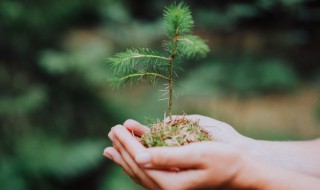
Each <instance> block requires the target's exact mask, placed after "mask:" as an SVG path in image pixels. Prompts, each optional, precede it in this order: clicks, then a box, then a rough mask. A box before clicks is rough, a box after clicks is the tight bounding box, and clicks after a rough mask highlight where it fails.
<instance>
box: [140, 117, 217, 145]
mask: <svg viewBox="0 0 320 190" xmlns="http://www.w3.org/2000/svg"><path fill="white" fill-rule="evenodd" d="M150 129H151V130H150V131H149V132H147V133H145V134H143V135H142V136H141V142H142V144H143V145H144V146H145V147H156V146H182V145H186V144H190V143H192V142H201V141H212V140H213V138H212V136H211V135H210V134H209V133H208V132H207V131H206V130H204V129H203V128H201V127H200V125H199V121H193V120H189V119H186V118H185V117H181V118H178V119H173V120H171V121H158V122H157V123H155V124H152V125H151V127H150Z"/></svg>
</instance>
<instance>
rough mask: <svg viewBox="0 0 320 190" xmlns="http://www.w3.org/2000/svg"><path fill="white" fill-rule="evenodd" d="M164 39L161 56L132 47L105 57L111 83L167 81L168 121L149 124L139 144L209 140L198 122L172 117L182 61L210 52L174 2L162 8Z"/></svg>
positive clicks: (186, 11) (189, 18)
mask: <svg viewBox="0 0 320 190" xmlns="http://www.w3.org/2000/svg"><path fill="white" fill-rule="evenodd" d="M163 16H164V24H165V29H166V30H165V35H166V37H167V39H166V40H164V41H163V44H162V46H163V49H164V53H163V54H161V53H159V52H157V51H155V50H150V49H148V48H140V49H139V48H131V49H128V50H127V51H125V52H122V53H118V54H116V55H115V56H113V57H110V58H108V62H109V63H110V64H111V68H112V73H113V76H112V77H110V82H111V84H112V85H113V86H115V87H120V86H122V85H124V84H125V83H126V82H128V81H131V82H137V81H148V82H150V83H151V84H156V83H157V81H158V80H159V79H162V80H164V81H166V82H167V87H166V89H165V90H166V94H165V95H167V96H168V119H167V120H164V121H158V122H156V123H153V124H151V126H150V127H151V130H150V132H147V133H145V134H143V135H142V136H141V141H142V144H143V145H144V146H146V147H153V146H181V145H185V144H189V143H192V142H198V141H208V140H212V137H211V135H210V134H209V133H208V132H207V131H205V130H204V129H202V128H201V127H200V126H199V121H193V120H189V119H187V118H186V117H185V116H183V117H180V118H173V117H172V99H173V93H174V89H173V88H174V82H175V78H176V77H177V76H178V71H180V70H181V68H180V67H179V66H178V64H179V63H181V61H182V60H183V59H184V58H193V59H194V58H201V57H205V56H206V54H207V53H208V52H209V47H208V45H207V44H206V43H205V42H204V41H203V40H202V39H200V38H199V37H198V36H196V35H192V29H193V26H194V21H193V19H192V16H191V12H190V9H189V7H188V6H187V5H186V4H185V3H182V2H181V3H173V4H172V5H170V6H168V7H166V8H165V9H164V15H163Z"/></svg>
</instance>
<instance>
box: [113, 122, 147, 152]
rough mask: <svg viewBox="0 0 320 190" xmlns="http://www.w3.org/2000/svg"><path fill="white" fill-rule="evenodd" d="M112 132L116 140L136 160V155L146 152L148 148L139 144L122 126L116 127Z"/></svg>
mask: <svg viewBox="0 0 320 190" xmlns="http://www.w3.org/2000/svg"><path fill="white" fill-rule="evenodd" d="M112 131H113V134H114V136H115V138H116V139H118V140H119V142H120V143H121V144H122V146H123V147H124V149H125V150H126V151H127V152H128V153H129V154H130V155H131V157H133V158H134V157H135V155H136V154H138V153H141V152H144V151H145V150H146V148H145V147H144V146H143V145H142V144H141V143H139V142H137V140H136V139H135V138H134V137H133V136H132V135H131V134H130V132H129V131H128V130H127V129H126V128H125V127H123V126H122V125H117V126H115V127H114V128H113V129H112Z"/></svg>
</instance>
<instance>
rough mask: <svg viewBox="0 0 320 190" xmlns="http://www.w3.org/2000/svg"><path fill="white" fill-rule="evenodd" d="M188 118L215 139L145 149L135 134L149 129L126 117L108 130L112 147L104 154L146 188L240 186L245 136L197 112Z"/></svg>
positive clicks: (245, 163) (247, 159) (243, 164)
mask: <svg viewBox="0 0 320 190" xmlns="http://www.w3.org/2000/svg"><path fill="white" fill-rule="evenodd" d="M174 117H175V116H174ZM176 117H179V116H176ZM188 118H189V119H193V120H199V121H200V126H202V127H203V128H205V129H206V130H207V131H208V132H209V133H212V134H214V139H215V141H214V142H199V143H192V144H190V145H186V146H182V147H155V148H148V149H147V148H145V147H143V146H142V145H141V143H140V142H139V141H140V138H139V137H140V136H141V135H142V134H143V133H144V132H146V131H148V130H149V128H148V127H145V126H143V125H141V124H140V123H138V122H136V121H134V120H127V121H126V122H125V123H124V124H123V125H117V126H115V127H113V128H112V129H111V131H110V133H109V135H108V136H109V138H110V139H111V140H112V141H113V147H108V148H106V149H105V150H104V155H105V156H106V157H108V158H110V159H111V160H113V161H114V162H115V163H117V164H118V165H120V166H121V167H122V168H123V170H124V172H125V173H126V174H127V175H128V176H129V177H130V178H131V179H132V180H133V181H135V182H136V183H138V184H140V185H141V186H143V187H145V188H147V189H202V188H203V189H206V188H220V187H224V188H232V187H237V188H239V187H241V186H242V184H241V180H240V179H238V177H239V173H241V172H243V171H244V168H243V167H245V166H246V165H247V163H248V162H250V159H249V157H247V156H246V154H244V153H243V151H242V150H241V149H242V148H241V147H243V146H244V145H245V142H246V141H247V140H248V139H247V138H246V137H244V136H242V135H240V134H239V133H238V132H237V131H235V130H234V129H233V128H232V127H231V126H230V125H228V124H226V123H223V122H220V121H217V120H214V119H211V118H208V117H204V116H200V115H191V116H188Z"/></svg>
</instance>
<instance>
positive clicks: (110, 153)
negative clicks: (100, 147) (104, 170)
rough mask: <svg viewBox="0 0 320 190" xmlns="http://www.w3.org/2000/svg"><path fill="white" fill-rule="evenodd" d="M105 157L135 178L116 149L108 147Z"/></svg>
mask: <svg viewBox="0 0 320 190" xmlns="http://www.w3.org/2000/svg"><path fill="white" fill-rule="evenodd" d="M103 155H104V156H106V157H108V158H109V159H111V160H112V161H114V162H115V163H116V164H118V165H119V166H120V167H122V168H123V169H124V170H125V171H126V172H127V173H128V174H129V175H131V176H133V172H132V170H131V169H130V167H129V166H128V165H127V163H126V162H125V161H124V160H123V158H122V156H121V155H120V153H119V152H118V151H117V150H116V149H115V148H114V147H107V148H106V149H104V151H103Z"/></svg>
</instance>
